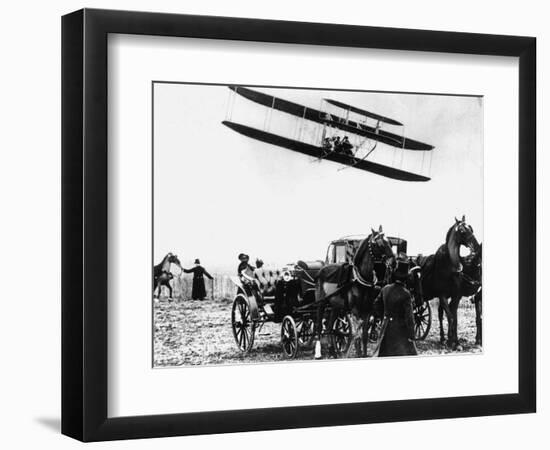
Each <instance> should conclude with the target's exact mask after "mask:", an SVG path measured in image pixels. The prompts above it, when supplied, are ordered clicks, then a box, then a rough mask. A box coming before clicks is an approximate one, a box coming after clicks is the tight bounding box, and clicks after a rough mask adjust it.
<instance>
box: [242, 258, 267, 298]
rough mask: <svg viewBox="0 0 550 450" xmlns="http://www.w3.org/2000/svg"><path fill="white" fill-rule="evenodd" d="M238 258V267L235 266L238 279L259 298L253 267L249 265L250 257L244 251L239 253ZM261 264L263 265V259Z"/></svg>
mask: <svg viewBox="0 0 550 450" xmlns="http://www.w3.org/2000/svg"><path fill="white" fill-rule="evenodd" d="M238 258H239V261H240V263H239V267H237V275H238V276H239V279H240V280H241V282H242V283H243V284H244V285H246V286H248V287H249V288H250V289H251V290H252V293H253V294H254V296H255V297H256V298H257V299H259V296H260V295H259V288H258V283H257V281H256V278H255V277H254V267H252V266H251V265H250V257H249V256H248V255H247V254H245V253H240V254H239V256H238ZM259 261H261V260H259ZM256 265H258V261H257V262H256ZM261 265H263V261H261ZM260 267H261V266H260Z"/></svg>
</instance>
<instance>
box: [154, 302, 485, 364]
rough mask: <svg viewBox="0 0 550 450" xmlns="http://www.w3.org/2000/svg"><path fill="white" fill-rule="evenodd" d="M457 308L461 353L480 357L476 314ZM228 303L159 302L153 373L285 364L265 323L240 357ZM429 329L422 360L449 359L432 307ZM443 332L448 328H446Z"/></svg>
mask: <svg viewBox="0 0 550 450" xmlns="http://www.w3.org/2000/svg"><path fill="white" fill-rule="evenodd" d="M462 302H463V305H464V307H461V308H459V319H458V322H459V326H458V333H459V338H460V339H461V345H462V347H463V350H462V352H470V353H479V352H481V349H480V348H479V347H477V346H475V345H474V341H475V333H476V325H475V310H474V308H472V307H468V304H467V303H466V302H467V300H466V299H463V300H462ZM231 305H232V300H227V299H221V300H219V299H218V300H212V299H206V300H202V301H200V300H168V299H167V298H165V297H161V299H160V300H158V301H155V304H154V363H155V366H156V367H162V366H181V365H204V364H240V363H259V362H274V361H281V360H284V359H285V358H284V355H283V353H282V351H281V346H280V325H279V324H274V323H266V324H265V325H264V326H263V328H262V329H261V330H260V332H259V333H258V332H257V333H256V338H255V341H254V347H253V348H252V350H251V351H250V352H249V353H248V354H246V355H244V354H242V353H241V352H240V351H239V350H238V348H237V346H236V344H235V341H234V339H233V333H232V330H231ZM432 310H433V314H432V326H431V330H430V333H429V334H428V336H427V338H426V340H424V341H419V342H418V343H417V348H418V353H419V354H420V355H435V354H446V353H450V352H451V350H449V349H447V348H446V347H444V346H442V345H441V344H440V343H439V321H438V318H437V302H432ZM445 330H446V324H445ZM297 358H298V359H313V349H312V348H302V349H300V351H299V353H298V355H297Z"/></svg>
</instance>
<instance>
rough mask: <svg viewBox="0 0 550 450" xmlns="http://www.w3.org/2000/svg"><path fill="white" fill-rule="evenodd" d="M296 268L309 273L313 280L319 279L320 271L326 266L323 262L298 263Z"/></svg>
mask: <svg viewBox="0 0 550 450" xmlns="http://www.w3.org/2000/svg"><path fill="white" fill-rule="evenodd" d="M296 266H297V267H299V268H300V269H302V270H303V271H304V272H305V273H307V274H308V275H309V276H310V277H311V278H312V279H314V280H315V279H317V276H318V275H319V272H320V270H321V269H322V268H323V267H324V266H325V263H324V262H323V261H320V260H317V261H307V262H306V261H298V262H297V263H296Z"/></svg>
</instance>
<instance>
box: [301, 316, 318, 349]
mask: <svg viewBox="0 0 550 450" xmlns="http://www.w3.org/2000/svg"><path fill="white" fill-rule="evenodd" d="M296 327H297V328H298V343H299V344H300V345H302V346H304V347H308V346H310V345H311V343H312V342H313V337H314V329H315V322H314V321H313V319H311V318H309V317H307V318H305V319H303V320H299V321H298V323H297V324H296Z"/></svg>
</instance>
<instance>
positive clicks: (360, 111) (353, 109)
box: [325, 98, 403, 127]
mask: <svg viewBox="0 0 550 450" xmlns="http://www.w3.org/2000/svg"><path fill="white" fill-rule="evenodd" d="M325 101H326V102H327V103H330V104H331V105H334V106H336V107H338V108H342V109H345V110H346V111H351V112H354V113H355V114H360V115H362V116H365V117H370V118H371V119H374V120H377V121H379V122H384V123H389V124H390V125H397V126H400V127H402V126H403V124H402V123H401V122H398V121H397V120H394V119H390V118H389V117H384V116H380V115H379V114H375V113H373V112H370V111H365V110H364V109H361V108H357V107H356V106H352V105H348V104H346V103H343V102H339V101H338V100H332V99H331V98H325Z"/></svg>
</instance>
